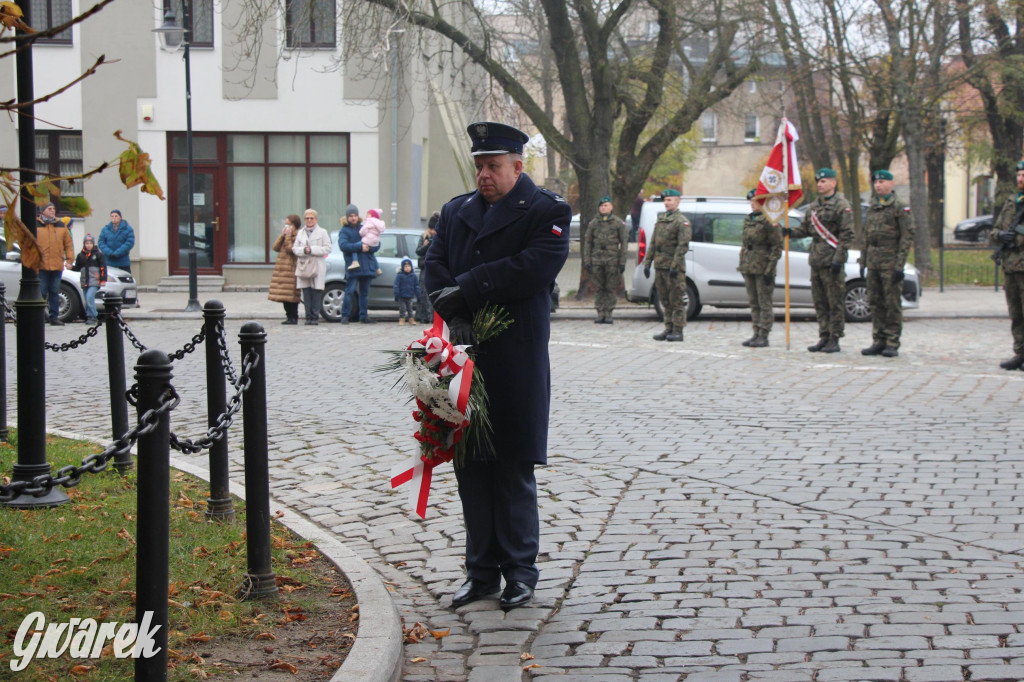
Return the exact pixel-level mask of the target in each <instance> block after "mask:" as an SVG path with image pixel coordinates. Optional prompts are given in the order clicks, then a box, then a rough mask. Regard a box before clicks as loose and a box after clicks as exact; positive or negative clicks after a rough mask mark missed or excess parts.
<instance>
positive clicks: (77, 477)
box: [0, 387, 181, 502]
mask: <svg viewBox="0 0 1024 682" xmlns="http://www.w3.org/2000/svg"><path fill="white" fill-rule="evenodd" d="M133 388H134V387H133ZM180 402H181V398H180V397H178V394H177V392H176V391H175V390H174V388H173V387H169V388H168V389H167V391H166V392H164V395H163V397H162V399H161V402H160V406H159V407H156V408H154V409H151V410H147V411H146V412H145V413H144V414H142V415H140V416H139V423H138V424H137V425H136V426H135V427H134V428H133V429H132V430H131V431H128V432H127V433H125V434H124V435H123V436H121V437H120V438H118V439H117V440H115V441H114V442H112V443H111V444H110V445H108V446H107V448H106V449H105V450H104V451H103V452H101V453H98V454H95V455H89V456H88V457H86V458H85V459H83V460H82V464H81V466H77V467H76V466H75V465H73V464H72V465H68V466H66V467H61V468H60V469H58V470H57V474H56V475H53V474H43V475H41V476H36V477H35V478H33V479H32V480H30V481H14V482H12V483H9V484H8V485H0V502H8V501H10V500H12V499H14V498H15V497H17V496H18V495H32V496H33V497H42V496H43V495H46V494H47V493H49V492H50V489H51V488H53V487H54V486H62V487H64V488H74V487H75V486H76V485H78V484H79V483H81V482H82V475H83V474H87V473H92V474H98V473H99V472H101V471H104V470H105V469H106V468H107V464H108V462H109V461H110V459H111V458H113V457H116V456H117V455H119V454H123V453H126V452H129V451H131V447H132V445H134V444H135V442H136V441H137V440H138V439H139V437H140V436H144V435H146V434H147V433H149V432H151V431H152V430H153V429H155V428H156V426H157V423H158V422H159V420H160V417H162V416H163V415H164V414H166V413H168V412H170V411H171V410H173V409H174V408H175V407H177V406H178V403H180Z"/></svg>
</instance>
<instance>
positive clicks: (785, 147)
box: [782, 111, 790, 350]
mask: <svg viewBox="0 0 1024 682" xmlns="http://www.w3.org/2000/svg"><path fill="white" fill-rule="evenodd" d="M786 123H787V121H786V114H785V111H783V114H782V177H783V178H784V182H785V183H786V198H785V200H784V201H783V202H782V203H783V206H784V207H785V210H784V211H783V214H782V216H783V218H782V224H783V225H784V226H785V228H786V231H787V232H788V231H789V185H790V182H789V127H788V126H787V125H786ZM783 240H784V241H785V244H784V247H785V249H786V350H789V235H788V234H787V235H786V236H785V237H783Z"/></svg>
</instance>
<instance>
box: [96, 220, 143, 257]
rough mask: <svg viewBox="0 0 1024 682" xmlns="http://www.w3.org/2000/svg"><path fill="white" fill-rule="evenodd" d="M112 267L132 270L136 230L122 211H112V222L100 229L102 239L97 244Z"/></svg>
mask: <svg viewBox="0 0 1024 682" xmlns="http://www.w3.org/2000/svg"><path fill="white" fill-rule="evenodd" d="M96 245H97V246H98V247H99V249H100V251H102V252H103V255H104V257H106V259H107V265H109V266H110V267H112V268H121V269H122V270H127V271H128V272H131V271H132V259H131V252H132V247H133V246H135V230H134V229H132V226H131V225H129V224H128V221H127V220H125V219H123V218H122V217H121V211H119V210H118V209H116V208H115V209H114V210H113V211H111V212H110V222H109V223H107V224H106V225H104V226H103V229H102V230H100V240H99V242H98V243H97V244H96Z"/></svg>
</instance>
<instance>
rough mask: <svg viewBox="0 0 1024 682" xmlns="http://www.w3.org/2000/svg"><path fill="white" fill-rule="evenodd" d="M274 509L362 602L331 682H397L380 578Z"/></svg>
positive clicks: (396, 622)
mask: <svg viewBox="0 0 1024 682" xmlns="http://www.w3.org/2000/svg"><path fill="white" fill-rule="evenodd" d="M49 432H50V433H52V434H54V435H57V436H60V437H62V438H70V439H72V440H81V441H88V442H91V443H97V444H99V445H102V446H106V445H107V444H108V443H107V442H106V441H101V440H99V439H96V438H93V437H90V436H85V435H82V434H79V433H72V432H69V431H63V430H60V429H51V430H49ZM134 452H135V451H134V450H133V453H134ZM136 454H137V453H136ZM171 466H172V467H174V468H175V469H178V470H179V471H184V472H186V473H188V474H192V475H193V476H195V477H197V478H201V479H203V480H204V481H209V480H210V474H209V471H207V470H206V469H203V468H202V467H198V466H196V465H194V464H191V463H189V462H186V461H183V460H181V459H178V458H176V457H172V458H171ZM231 483H233V484H235V486H236V489H235V490H232V495H235V496H236V497H238V498H240V499H243V500H244V499H245V489H244V487H242V482H240V481H236V480H234V479H232V481H231ZM270 506H271V508H272V509H273V510H281V511H283V512H284V515H283V516H281V517H280V518H279V519H277V520H278V521H280V522H281V523H282V524H283V525H284V526H285V527H287V528H288V529H290V530H292V531H293V532H294V533H295V534H296V535H299V536H300V537H302V538H304V539H306V540H309V541H311V542H312V543H313V544H314V545H315V546H316V548H317V549H318V550H320V551H321V552H322V553H323V554H324V556H326V557H327V558H328V559H329V560H330V561H331V563H333V564H334V565H335V566H337V568H338V570H339V571H341V572H342V573H344V574H345V577H346V578H348V581H349V582H350V583H351V584H352V589H353V590H355V593H356V601H357V602H358V604H359V628H358V630H357V631H356V641H355V643H354V644H353V645H352V649H351V650H350V651H349V653H348V656H347V657H346V658H345V662H344V663H342V664H341V667H340V668H338V671H337V672H336V673H334V676H333V677H332V678H331V682H348V681H349V680H358V681H360V682H397V681H398V680H399V679H400V678H401V674H402V622H401V620H400V619H399V616H398V611H397V610H396V609H395V605H394V602H393V601H392V600H391V595H390V593H389V592H388V591H387V588H386V587H384V583H383V582H382V581H381V578H380V576H379V575H378V574H377V572H376V571H374V570H373V569H372V568H370V566H369V564H367V563H366V562H365V561H363V560H362V559H360V558H359V556H357V555H356V554H355V552H353V551H352V550H350V549H348V548H347V547H345V546H344V545H343V544H342V543H340V542H339V541H338V540H337V539H335V538H334V537H332V536H331V535H330V534H329V533H328V532H327V531H326V530H324V529H323V528H320V527H318V526H316V525H315V524H313V523H311V522H310V521H308V520H307V519H306V518H305V517H303V516H302V515H301V514H299V512H297V511H295V510H294V509H291V508H290V507H288V506H287V505H285V504H282V503H281V502H280V501H279V500H276V499H275V498H273V497H271V498H270Z"/></svg>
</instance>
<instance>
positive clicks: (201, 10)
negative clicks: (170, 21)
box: [173, 0, 213, 47]
mask: <svg viewBox="0 0 1024 682" xmlns="http://www.w3.org/2000/svg"><path fill="white" fill-rule="evenodd" d="M173 8H174V16H175V17H177V19H178V21H179V22H180V21H183V20H184V18H185V12H184V9H183V8H182V0H174V5H173ZM188 23H189V25H188V26H186V27H185V28H186V29H188V28H191V29H192V33H191V35H190V36H189V37H190V39H191V42H189V45H190V46H192V47H213V0H188Z"/></svg>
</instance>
